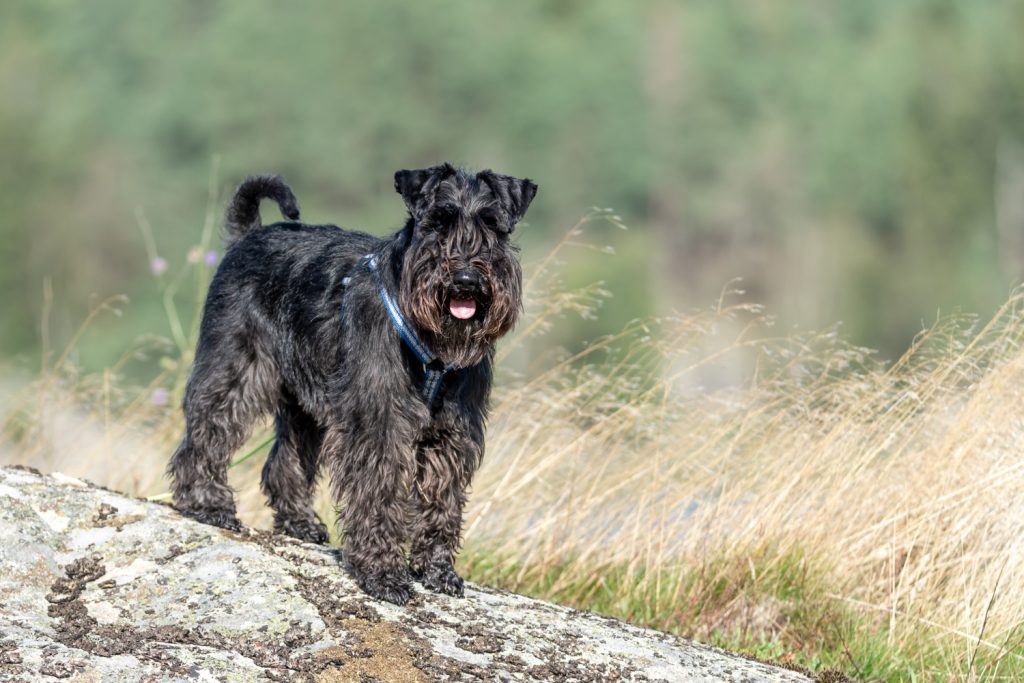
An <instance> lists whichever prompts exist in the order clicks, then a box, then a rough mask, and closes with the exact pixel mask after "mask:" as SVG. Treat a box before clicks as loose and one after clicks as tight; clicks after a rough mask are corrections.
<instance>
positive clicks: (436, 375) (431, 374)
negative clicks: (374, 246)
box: [345, 254, 453, 406]
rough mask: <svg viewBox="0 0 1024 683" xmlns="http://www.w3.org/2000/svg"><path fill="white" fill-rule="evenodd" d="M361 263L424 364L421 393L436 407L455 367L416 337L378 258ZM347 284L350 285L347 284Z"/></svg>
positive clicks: (402, 334)
mask: <svg viewBox="0 0 1024 683" xmlns="http://www.w3.org/2000/svg"><path fill="white" fill-rule="evenodd" d="M361 262H362V263H365V265H366V268H367V270H369V271H370V272H371V273H373V275H374V277H375V278H376V280H377V291H378V292H380V300H381V302H383V304H384V310H385V311H387V312H388V317H389V318H391V324H392V325H394V327H395V330H396V331H397V332H398V334H399V336H401V337H402V340H403V341H404V342H405V344H406V346H408V347H409V349H410V350H412V352H413V353H414V354H415V355H416V358H417V359H419V361H420V363H422V364H423V389H422V392H421V393H422V395H423V400H424V401H426V402H427V405H428V406H432V405H434V399H435V398H437V390H438V389H440V388H441V380H443V379H444V376H445V375H446V374H447V373H448V372H449V371H451V370H452V369H453V366H451V365H445V364H444V363H442V362H441V359H439V358H438V357H437V356H435V355H434V353H433V352H432V351H431V350H430V349H429V348H428V347H427V345H426V344H424V343H423V342H422V341H421V340H420V338H419V337H418V336H416V331H415V330H413V328H412V325H410V324H409V323H408V321H407V320H406V319H405V316H403V315H402V312H401V311H400V310H399V309H398V304H397V303H395V300H394V298H392V296H391V294H389V293H388V290H387V287H385V286H384V281H383V279H382V278H381V277H380V273H379V272H378V270H377V258H376V257H375V256H374V255H373V254H367V255H366V256H364V257H363V258H362V259H361ZM345 284H348V283H347V282H346V283H345Z"/></svg>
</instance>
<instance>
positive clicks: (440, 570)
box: [413, 564, 465, 598]
mask: <svg viewBox="0 0 1024 683" xmlns="http://www.w3.org/2000/svg"><path fill="white" fill-rule="evenodd" d="M413 576H414V577H415V579H416V580H417V581H419V582H420V584H422V586H423V587H424V588H426V589H427V590H432V591H434V592H435V593H443V594H444V595H450V596H452V597H453V598H461V597H464V595H465V583H464V582H463V581H462V577H461V576H459V575H458V574H457V573H456V572H455V568H454V567H452V566H451V565H450V564H449V565H430V566H428V567H427V568H426V569H424V570H422V571H417V572H413Z"/></svg>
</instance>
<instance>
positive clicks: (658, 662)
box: [0, 468, 808, 682]
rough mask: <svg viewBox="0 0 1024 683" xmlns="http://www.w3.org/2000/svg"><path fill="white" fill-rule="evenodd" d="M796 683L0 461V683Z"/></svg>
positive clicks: (739, 661) (688, 646)
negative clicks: (357, 570)
mask: <svg viewBox="0 0 1024 683" xmlns="http://www.w3.org/2000/svg"><path fill="white" fill-rule="evenodd" d="M61 678H70V679H75V680H88V681H93V680H103V681H151V680H160V681H178V680H201V681H202V680H209V681H221V680H224V681H249V680H271V681H291V680H296V681H325V682H332V681H434V680H441V681H444V680H451V681H475V680H488V681H532V680H542V681H573V680H575V681H682V680H688V681H689V680H706V681H805V680H808V679H806V678H805V677H804V676H802V675H800V674H797V673H795V672H792V671H786V670H783V669H777V668H774V667H771V666H767V665H765V664H761V663H757V662H753V661H750V660H747V659H744V658H742V657H739V656H736V655H731V654H728V653H725V652H722V651H720V650H717V649H714V648H711V647H708V646H705V645H700V644H696V643H691V642H688V641H686V640H683V639H680V638H676V637H674V636H670V635H667V634H664V633H658V632H656V631H650V630H645V629H641V628H636V627H633V626H630V625H628V624H624V623H622V622H619V621H616V620H613V619H608V618H604V617H599V616H595V615H592V614H587V613H584V612H579V611H576V610H572V609H567V608H565V607H559V606H557V605H552V604H549V603H545V602H541V601H538V600H533V599H531V598H526V597H523V596H520V595H515V594H513V593H507V592H504V591H499V590H493V589H489V588H485V587H482V586H473V585H467V586H466V597H465V599H463V600H457V599H452V598H448V597H445V596H440V595H435V594H432V593H425V592H423V591H421V590H418V592H417V594H416V597H415V598H414V599H413V601H412V602H411V603H410V604H409V605H408V606H406V607H405V608H400V607H395V606H394V605H390V604H385V603H381V602H377V601H375V600H373V599H371V598H368V597H367V596H366V595H364V594H363V593H361V592H360V591H359V589H358V588H356V586H355V584H354V583H353V581H352V580H351V579H350V578H349V577H348V575H347V574H346V573H345V571H344V570H343V569H342V567H341V566H340V564H339V557H338V552H337V551H336V550H334V549H331V548H325V547H319V546H313V545H308V544H302V543H299V542H297V541H293V540H291V539H288V538H284V537H280V536H274V535H271V534H268V533H266V532H262V531H255V530H251V529H245V530H243V532H241V533H233V532H229V531H225V530H222V529H217V528H214V527H209V526H205V525H203V524H199V523H197V522H194V521H192V520H189V519H185V518H183V517H181V516H180V515H178V514H177V513H176V512H175V511H174V510H173V509H172V508H170V507H168V506H166V505H160V504H156V503H147V502H144V501H141V500H136V499H132V498H128V497H126V496H123V495H121V494H118V493H114V492H112V491H108V490H105V489H101V488H98V487H95V486H92V485H89V484H87V483H85V482H82V481H79V480H77V479H73V478H71V477H67V476H63V475H54V476H44V475H41V474H39V473H37V472H34V471H32V470H28V469H23V468H0V680H26V681H36V680H51V679H61Z"/></svg>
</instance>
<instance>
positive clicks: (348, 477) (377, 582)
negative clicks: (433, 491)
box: [324, 394, 416, 605]
mask: <svg viewBox="0 0 1024 683" xmlns="http://www.w3.org/2000/svg"><path fill="white" fill-rule="evenodd" d="M376 395H379V394H376ZM373 396H374V394H363V395H361V396H360V397H359V400H358V401H356V403H357V404H358V405H352V406H350V410H349V411H348V412H347V413H346V414H344V415H343V416H342V417H341V419H340V420H339V425H338V427H336V428H331V429H329V430H328V434H327V436H326V438H325V443H324V449H325V450H324V456H325V458H326V459H327V460H328V462H329V463H330V466H331V470H332V484H333V488H334V494H335V500H337V501H338V502H339V503H341V504H342V505H343V509H342V510H341V511H340V512H341V514H340V516H339V519H340V520H341V521H342V526H343V528H342V533H343V535H344V539H345V557H346V559H347V560H348V562H349V564H350V565H351V567H352V571H353V573H354V575H355V579H356V581H357V582H358V583H359V586H360V587H361V588H362V589H363V590H364V591H366V592H367V593H369V594H370V595H372V596H373V597H375V598H378V599H380V600H386V601H388V602H392V603H395V604H396V605H404V604H405V603H406V602H408V601H409V598H411V597H412V585H411V577H410V575H409V569H408V564H407V562H406V559H405V555H404V553H403V544H404V542H405V529H406V524H407V520H406V517H407V514H406V511H407V509H408V492H409V487H410V484H411V481H412V476H413V472H414V465H415V450H414V443H415V439H414V436H413V435H414V434H415V432H416V429H415V428H414V427H413V424H414V423H413V419H414V418H415V416H414V415H409V414H405V413H403V412H402V411H401V410H400V409H398V408H396V406H395V405H394V403H389V402H386V401H382V402H381V404H380V405H371V401H372V398H373Z"/></svg>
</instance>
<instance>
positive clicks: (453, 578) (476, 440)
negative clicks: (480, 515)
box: [410, 406, 483, 597]
mask: <svg viewBox="0 0 1024 683" xmlns="http://www.w3.org/2000/svg"><path fill="white" fill-rule="evenodd" d="M464 407H465V406H460V408H464ZM473 422H478V423H479V424H473ZM482 422H483V421H482V416H481V417H480V418H479V420H477V421H467V419H466V416H464V415H459V414H458V411H457V410H454V409H453V407H452V406H446V407H445V409H443V410H442V411H441V414H440V415H439V416H438V419H437V420H436V422H435V425H436V427H435V429H433V430H431V431H429V432H428V434H427V435H426V438H425V439H424V440H423V441H422V442H421V444H420V446H419V449H418V451H417V454H416V485H415V487H414V498H415V503H416V508H417V517H416V524H415V530H414V535H413V541H412V553H411V557H410V560H411V565H412V570H413V575H414V576H415V578H416V580H417V581H419V582H420V583H422V584H423V586H424V587H425V588H428V589H429V590H432V591H435V592H437V593H446V594H448V595H453V596H458V597H461V596H462V594H463V582H462V578H461V577H460V576H459V575H458V574H457V573H456V571H455V554H456V552H458V549H459V545H460V543H461V540H462V510H463V508H464V507H465V504H466V489H467V488H468V486H469V483H470V480H471V479H472V477H473V473H474V472H475V471H476V467H477V464H478V463H479V461H480V457H481V455H482V453H483V424H482Z"/></svg>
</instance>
